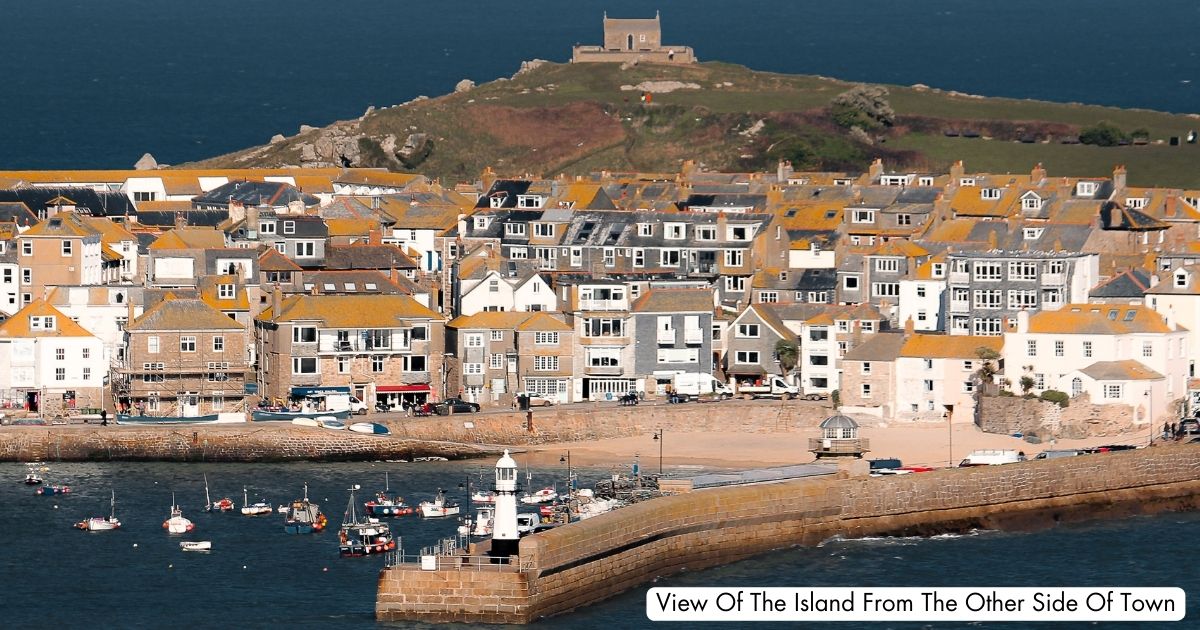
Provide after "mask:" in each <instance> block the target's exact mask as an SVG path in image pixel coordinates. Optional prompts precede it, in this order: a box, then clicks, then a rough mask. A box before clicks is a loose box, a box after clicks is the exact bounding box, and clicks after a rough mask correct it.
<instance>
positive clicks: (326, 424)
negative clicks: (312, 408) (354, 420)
mask: <svg viewBox="0 0 1200 630" xmlns="http://www.w3.org/2000/svg"><path fill="white" fill-rule="evenodd" d="M317 426H319V427H321V428H322V429H333V430H335V431H341V430H343V429H345V428H346V423H345V422H342V421H341V420H338V419H337V418H335V417H333V416H317Z"/></svg>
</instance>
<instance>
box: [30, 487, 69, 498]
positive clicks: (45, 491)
mask: <svg viewBox="0 0 1200 630" xmlns="http://www.w3.org/2000/svg"><path fill="white" fill-rule="evenodd" d="M33 493H34V494H36V495H38V496H43V497H48V496H50V495H54V494H70V493H71V486H57V485H55V486H40V487H39V488H38V489H37V490H34V491H33Z"/></svg>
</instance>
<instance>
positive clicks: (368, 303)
mask: <svg viewBox="0 0 1200 630" xmlns="http://www.w3.org/2000/svg"><path fill="white" fill-rule="evenodd" d="M274 310H275V309H274V307H270V308H267V309H266V310H265V311H263V312H262V314H261V315H259V316H258V319H259V320H260V321H269V322H276V323H279V322H293V321H315V322H321V323H323V324H324V325H325V326H327V327H330V328H395V327H399V326H401V325H402V324H403V320H406V319H435V320H439V321H440V320H443V319H444V318H443V317H442V316H441V315H439V314H437V313H435V312H434V311H432V310H430V309H429V307H427V306H425V305H423V304H421V303H420V302H418V301H416V300H414V299H413V298H412V297H410V296H407V295H389V294H378V293H372V294H367V295H293V296H290V297H287V298H284V300H283V304H282V305H281V307H280V309H279V310H280V312H279V313H275V312H274Z"/></svg>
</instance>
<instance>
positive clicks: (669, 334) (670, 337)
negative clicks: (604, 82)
mask: <svg viewBox="0 0 1200 630" xmlns="http://www.w3.org/2000/svg"><path fill="white" fill-rule="evenodd" d="M675 338H676V335H675V329H674V328H670V329H667V330H660V331H658V343H659V344H660V345H661V344H668V345H675Z"/></svg>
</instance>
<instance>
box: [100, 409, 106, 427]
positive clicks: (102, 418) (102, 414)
mask: <svg viewBox="0 0 1200 630" xmlns="http://www.w3.org/2000/svg"><path fill="white" fill-rule="evenodd" d="M100 426H102V427H106V426H108V410H107V409H103V408H101V409H100Z"/></svg>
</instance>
